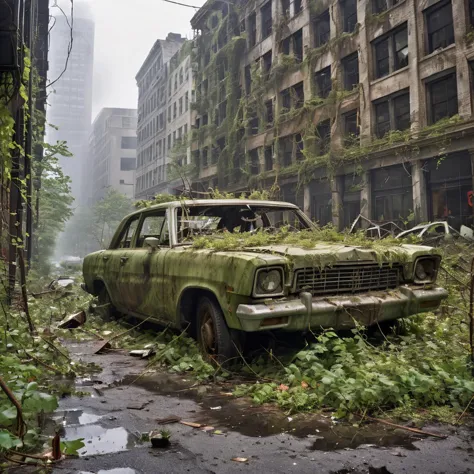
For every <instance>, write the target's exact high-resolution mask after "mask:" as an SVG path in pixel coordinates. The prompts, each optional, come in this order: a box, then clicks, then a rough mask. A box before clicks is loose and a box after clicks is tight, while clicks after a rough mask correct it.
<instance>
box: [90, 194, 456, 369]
mask: <svg viewBox="0 0 474 474" xmlns="http://www.w3.org/2000/svg"><path fill="white" fill-rule="evenodd" d="M226 232H232V233H241V237H242V245H239V246H238V247H232V248H226V247H225V237H226ZM317 232H318V230H317V229H316V228H315V227H314V224H312V222H311V221H310V220H309V219H308V218H307V217H306V215H305V214H304V213H303V212H301V211H300V210H299V209H298V207H296V206H294V205H293V204H287V203H282V202H270V201H253V200H243V199H233V200H189V201H177V202H171V203H166V204H160V205H156V206H152V207H149V208H146V209H142V210H139V211H137V212H134V213H133V214H131V215H129V216H128V217H126V218H125V219H124V220H123V221H122V223H121V224H120V225H119V227H118V229H117V231H116V234H115V236H114V238H113V239H112V242H111V245H110V247H109V248H108V249H107V250H101V251H99V252H95V253H93V254H90V255H88V256H87V257H86V258H85V260H84V266H83V272H84V280H85V285H84V289H86V291H88V292H89V293H91V294H93V295H96V296H98V298H99V304H100V305H103V306H104V307H105V308H107V313H109V314H108V315H109V316H110V315H111V313H113V312H120V313H125V314H128V315H132V316H135V317H138V318H152V319H153V320H155V321H156V322H158V323H161V324H167V325H171V326H173V327H175V328H178V329H182V328H186V327H188V328H189V329H190V332H191V334H192V335H193V336H194V337H196V338H197V340H198V342H199V345H200V347H201V349H202V351H203V352H204V353H206V354H209V355H210V356H211V357H215V358H218V359H219V360H225V359H226V358H230V357H233V356H234V355H235V351H236V345H237V346H238V343H239V341H240V336H241V335H242V334H243V333H245V332H256V331H268V330H281V331H300V332H303V331H306V330H308V329H310V328H311V329H313V330H318V329H320V328H334V329H336V330H338V329H347V328H353V327H355V326H356V325H357V324H361V325H364V326H370V325H373V324H377V323H378V322H382V321H390V320H396V319H398V318H403V317H407V316H410V315H413V314H416V313H421V312H426V311H433V310H435V309H437V308H438V307H439V305H440V303H441V301H442V300H443V299H444V298H445V297H446V296H447V292H446V291H445V290H444V289H443V288H440V287H438V286H436V278H437V273H438V268H439V265H440V257H439V255H437V254H436V251H435V250H434V249H432V248H430V247H423V246H418V245H400V246H396V247H394V248H390V249H387V252H386V255H390V256H391V257H390V258H383V256H382V258H381V256H380V254H378V253H377V252H376V251H375V250H374V249H373V248H364V247H362V246H350V245H345V244H344V243H343V242H328V241H317V239H316V240H315V241H314V245H311V246H310V247H311V248H308V245H304V246H302V245H300V243H299V242H300V241H299V238H301V242H303V240H304V239H307V238H310V237H311V236H313V237H314V236H315V235H316V233H317ZM258 233H265V234H268V236H269V237H272V238H268V239H262V240H261V241H264V242H271V243H270V244H267V243H266V244H265V245H261V246H255V244H253V245H254V246H249V244H247V245H245V242H246V241H247V242H249V240H250V241H251V239H249V236H254V235H257V234H258ZM257 236H258V235H257ZM282 236H286V237H284V238H282ZM199 239H201V242H203V241H204V242H207V243H208V244H209V243H214V245H211V244H209V245H206V244H203V245H201V246H199V245H197V242H198V241H199ZM246 239H247V240H246ZM285 239H286V240H285ZM256 240H258V239H256ZM219 242H220V243H221V246H220V247H219ZM288 242H296V243H288ZM219 248H220V249H219ZM394 256H395V257H394Z"/></svg>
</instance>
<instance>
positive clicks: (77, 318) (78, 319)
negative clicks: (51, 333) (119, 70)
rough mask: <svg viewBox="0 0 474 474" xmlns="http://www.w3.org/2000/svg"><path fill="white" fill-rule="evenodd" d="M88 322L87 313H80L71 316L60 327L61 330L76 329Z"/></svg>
mask: <svg viewBox="0 0 474 474" xmlns="http://www.w3.org/2000/svg"><path fill="white" fill-rule="evenodd" d="M86 320H87V317H86V312H85V311H80V312H79V313H76V314H71V315H70V316H68V317H67V318H66V319H65V320H64V321H62V322H60V323H59V327H60V328H61V329H76V328H78V327H79V326H82V325H83V324H85V322H86Z"/></svg>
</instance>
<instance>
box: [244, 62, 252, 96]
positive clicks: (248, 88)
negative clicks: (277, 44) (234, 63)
mask: <svg viewBox="0 0 474 474" xmlns="http://www.w3.org/2000/svg"><path fill="white" fill-rule="evenodd" d="M244 73H245V92H246V93H247V95H248V94H250V93H251V92H252V73H251V70H250V64H249V65H248V66H245V72H244Z"/></svg>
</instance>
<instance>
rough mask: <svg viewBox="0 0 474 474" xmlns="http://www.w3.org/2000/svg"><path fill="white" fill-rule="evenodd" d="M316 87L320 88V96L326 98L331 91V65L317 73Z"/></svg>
mask: <svg viewBox="0 0 474 474" xmlns="http://www.w3.org/2000/svg"><path fill="white" fill-rule="evenodd" d="M314 77H315V81H316V87H317V89H318V97H321V98H322V99H325V98H326V97H327V96H328V95H329V93H330V92H331V88H332V83H331V66H328V67H326V68H324V69H321V71H318V72H317V73H316V74H315V75H314Z"/></svg>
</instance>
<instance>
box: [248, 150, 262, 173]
mask: <svg viewBox="0 0 474 474" xmlns="http://www.w3.org/2000/svg"><path fill="white" fill-rule="evenodd" d="M249 156H250V174H251V175H254V176H255V175H257V174H259V173H260V161H259V158H258V149H255V150H252V151H251V152H250V153H249Z"/></svg>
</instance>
